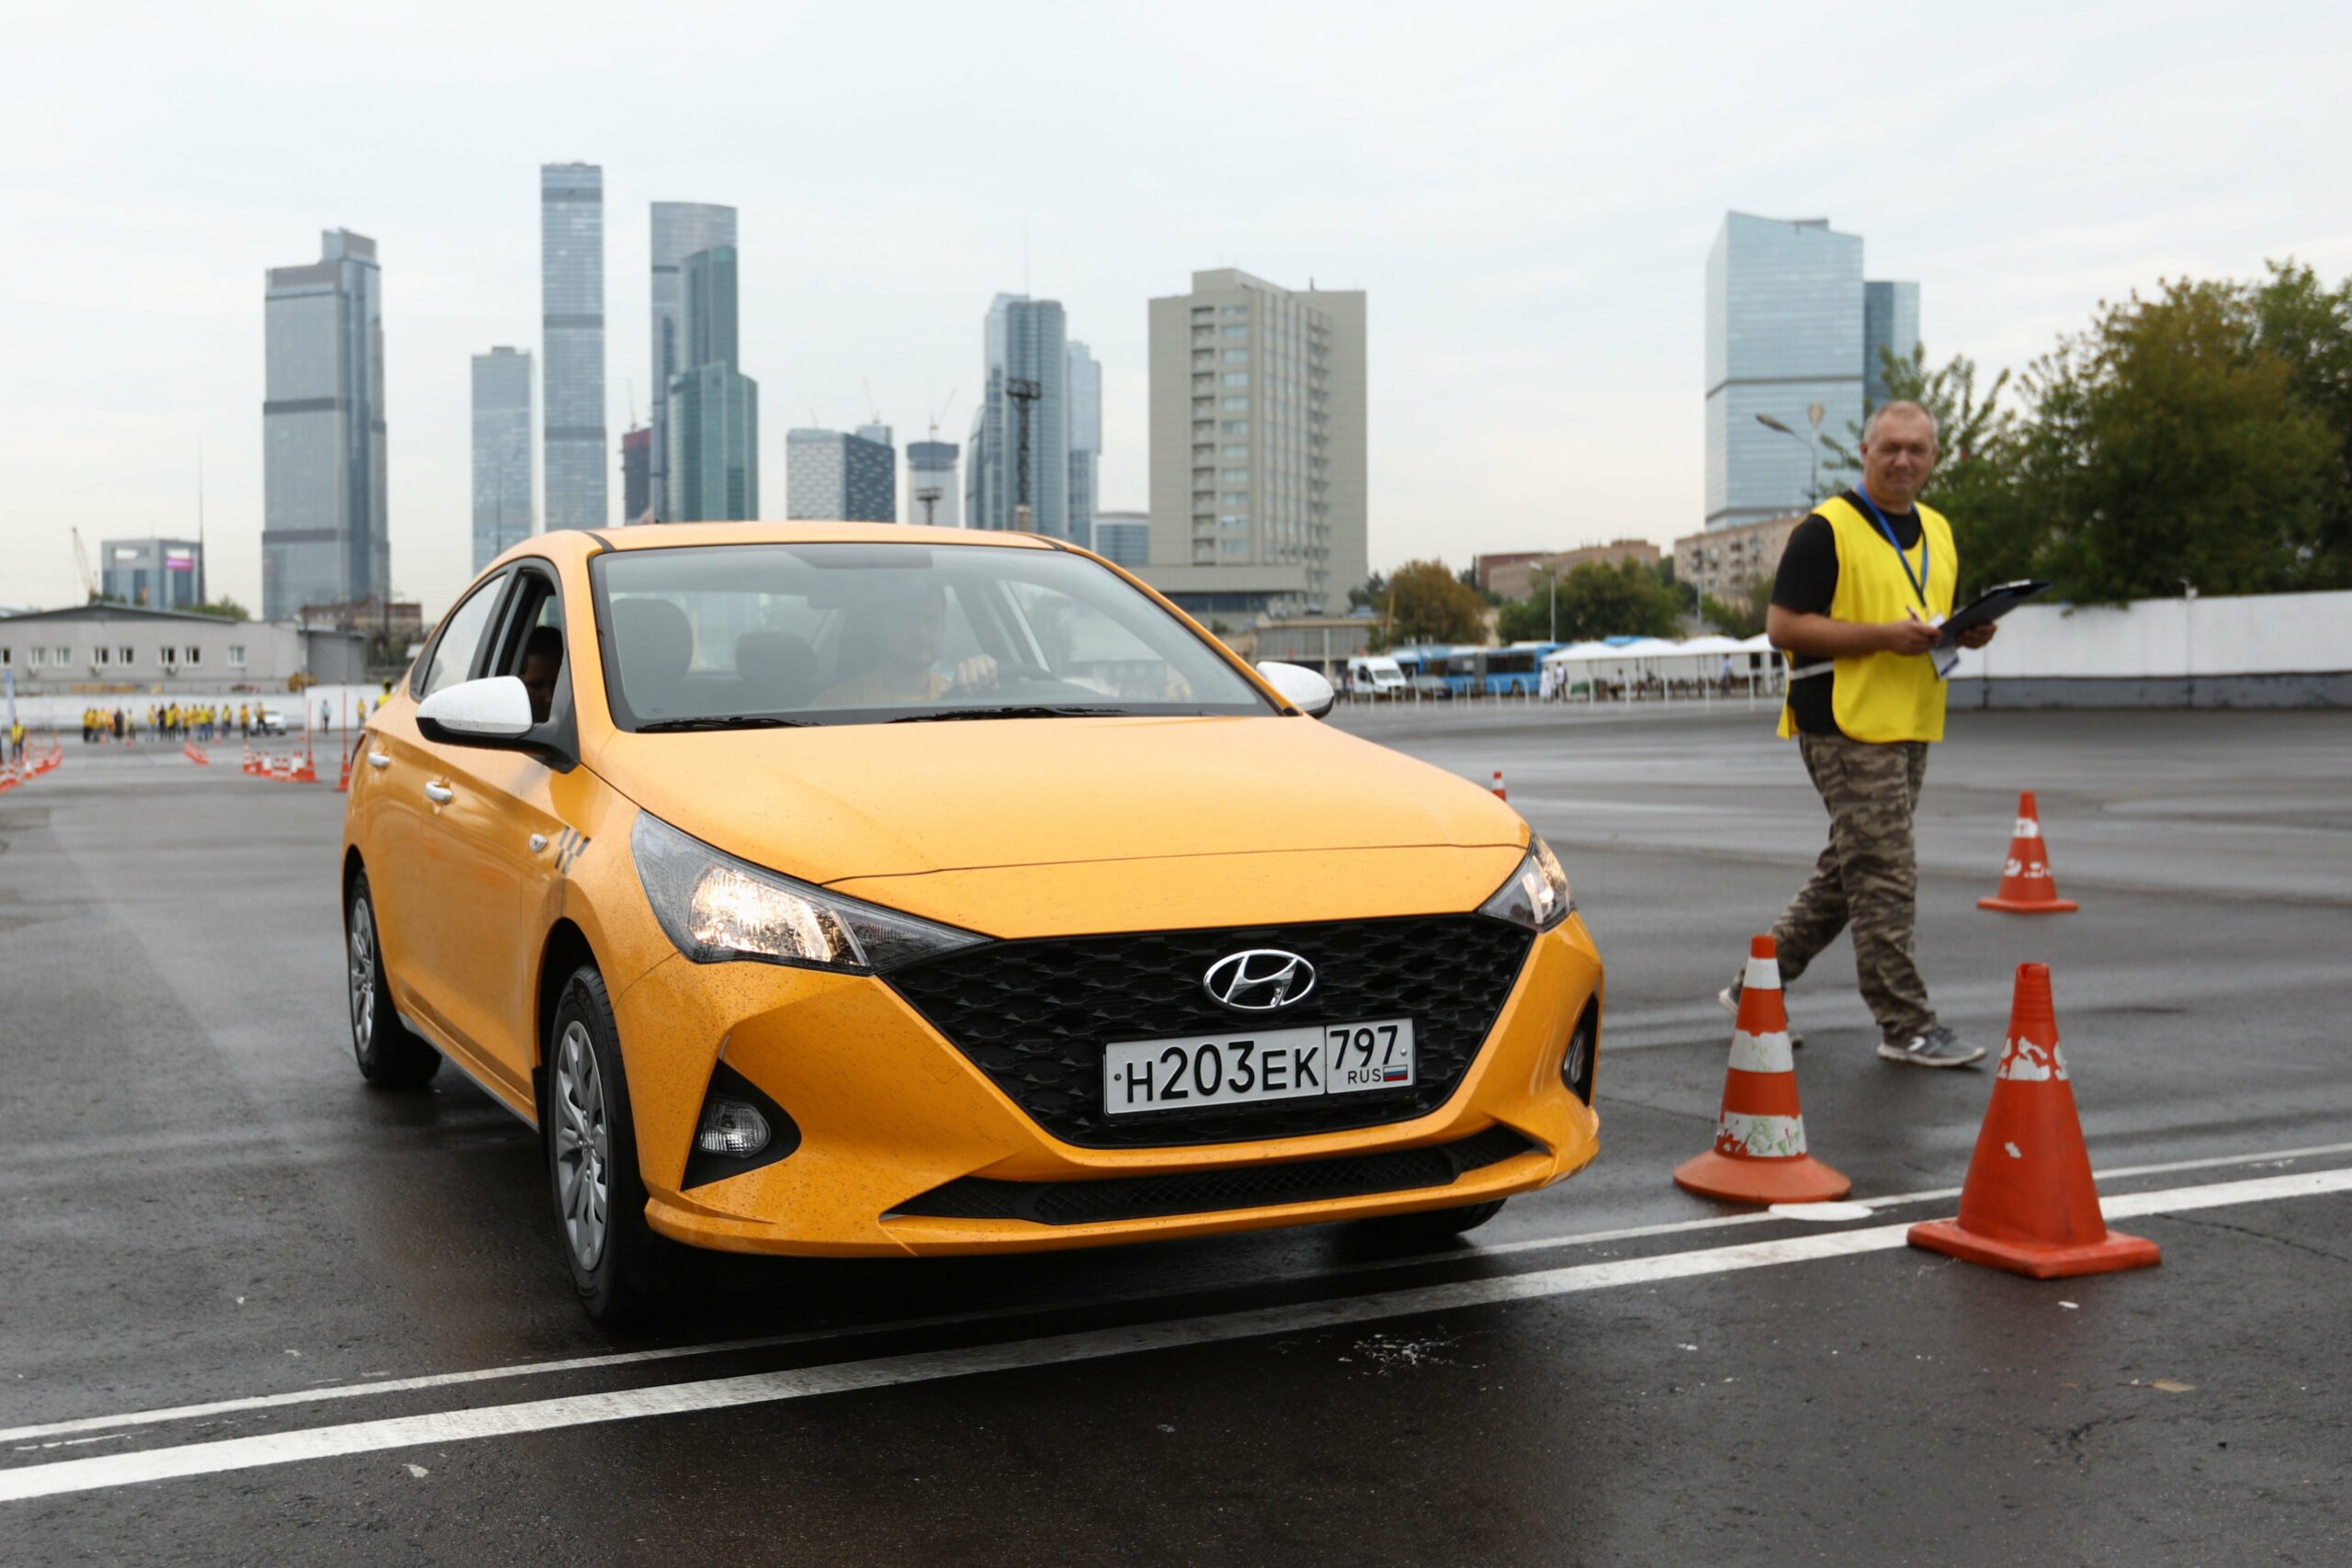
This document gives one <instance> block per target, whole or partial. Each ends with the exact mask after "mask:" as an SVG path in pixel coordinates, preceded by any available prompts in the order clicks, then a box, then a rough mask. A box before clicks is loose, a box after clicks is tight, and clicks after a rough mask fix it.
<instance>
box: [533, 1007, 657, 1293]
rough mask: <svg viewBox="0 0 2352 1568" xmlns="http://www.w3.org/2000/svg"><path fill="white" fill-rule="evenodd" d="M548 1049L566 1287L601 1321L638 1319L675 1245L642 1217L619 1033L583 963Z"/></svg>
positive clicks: (545, 1129)
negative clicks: (567, 1270)
mask: <svg viewBox="0 0 2352 1568" xmlns="http://www.w3.org/2000/svg"><path fill="white" fill-rule="evenodd" d="M546 1047H547V1054H546V1056H545V1058H544V1060H545V1063H546V1066H545V1068H544V1069H543V1071H542V1073H541V1078H542V1081H543V1082H544V1084H545V1102H544V1107H543V1111H542V1114H541V1115H540V1118H539V1126H540V1128H541V1132H542V1139H541V1141H542V1142H543V1144H544V1145H546V1150H547V1162H548V1193H549V1195H550V1196H551V1198H552V1199H553V1201H554V1204H555V1219H556V1233H557V1236H558V1239H559V1240H560V1241H561V1243H562V1244H563V1256H564V1261H565V1262H566V1264H568V1265H569V1266H570V1268H571V1283H572V1286H573V1288H574V1289H576V1290H577V1291H578V1292H579V1293H580V1304H581V1306H582V1307H583V1308H585V1309H586V1311H587V1313H588V1315H589V1316H590V1317H592V1318H594V1319H595V1320H596V1321H597V1322H598V1323H602V1324H605V1325H612V1326H616V1327H617V1326H622V1325H628V1324H633V1323H641V1322H643V1321H645V1320H646V1319H647V1318H648V1317H650V1316H651V1315H652V1314H653V1313H654V1310H655V1308H656V1307H657V1306H658V1305H659V1303H660V1301H661V1299H662V1286H663V1284H664V1282H665V1280H667V1278H668V1276H669V1275H670V1274H671V1272H672V1271H673V1270H672V1268H671V1264H672V1258H671V1257H670V1254H671V1252H672V1251H673V1244H672V1243H670V1242H668V1241H665V1240H663V1239H662V1237H661V1236H659V1235H655V1234H654V1231H653V1227H652V1226H651V1225H650V1224H647V1223H646V1219H645V1203H646V1194H645V1179H644V1177H643V1176H642V1175H641V1174H640V1173H639V1170H638V1165H637V1119H636V1116H635V1115H634V1114H633V1113H632V1111H630V1108H629V1100H628V1076H627V1074H626V1073H625V1072H624V1070H623V1068H622V1065H621V1049H620V1032H619V1030H618V1029H617V1028H616V1026H615V1025H614V1022H613V1004H612V999H611V998H609V997H608V996H606V995H605V981H604V976H600V975H598V974H597V973H596V971H595V970H594V969H593V968H588V967H585V966H582V968H580V969H577V970H574V971H573V972H572V975H571V978H570V979H569V980H566V981H565V982H564V986H563V990H562V991H561V992H560V995H559V997H558V999H557V1002H556V1008H555V1014H554V1016H553V1017H552V1018H550V1019H549V1020H548V1038H547V1042H546Z"/></svg>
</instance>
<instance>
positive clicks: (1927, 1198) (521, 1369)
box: [0, 1143, 2352, 1443]
mask: <svg viewBox="0 0 2352 1568" xmlns="http://www.w3.org/2000/svg"><path fill="white" fill-rule="evenodd" d="M2343 1154H2352V1143H2346V1144H2317V1145H2311V1146H2309V1147H2306V1148H2299V1149H2276V1150H2273V1151H2271V1152H2269V1153H2267V1154H2247V1155H2215V1156H2209V1157H2207V1158H2203V1159H2189V1160H2171V1161H2167V1162H2165V1163H2163V1164H2159V1165H2132V1166H2119V1167H2117V1168H2115V1169H2113V1170H2100V1171H2098V1172H2097V1173H2096V1174H2097V1176H2098V1179H2100V1180H2101V1181H2114V1180H2120V1179H2123V1178H2126V1177H2134V1176H2162V1175H2165V1174H2168V1173H2170V1172H2174V1171H2182V1170H2211V1169H2214V1168H2220V1167H2225V1166H2233V1165H2268V1164H2272V1163H2274V1162H2284V1161H2288V1160H2297V1159H2312V1158H2319V1157H2324V1156H2332V1155H2343ZM1958 1196H1960V1189H1959V1188H1957V1187H1931V1188H1928V1189H1925V1190H1921V1191H1917V1192H1894V1193H1888V1194H1885V1195H1883V1196H1882V1197H1877V1198H1863V1199H1858V1200H1856V1201H1858V1202H1860V1203H1861V1204H1862V1205H1864V1206H1866V1207H1868V1208H1871V1209H1891V1208H1899V1207H1902V1206H1904V1205H1905V1204H1910V1203H1932V1202H1936V1201H1939V1200H1941V1199H1945V1198H1957V1197H1958ZM1776 1221H1777V1222H1782V1223H1785V1216H1783V1215H1779V1214H1774V1213H1771V1212H1770V1210H1765V1209H1758V1210H1755V1211H1752V1212H1750V1213H1737V1214H1707V1215H1703V1216H1702V1217H1700V1218H1698V1219H1692V1220H1667V1221H1662V1222H1659V1223H1657V1224H1645V1225H1623V1226H1620V1227H1618V1228H1616V1229H1614V1230H1602V1231H1583V1232H1578V1233H1576V1234H1573V1235H1547V1236H1531V1237H1528V1238H1525V1239H1523V1240H1520V1241H1501V1242H1489V1243H1487V1244H1486V1245H1484V1246H1481V1247H1476V1248H1475V1249H1473V1250H1468V1251H1465V1250H1463V1249H1461V1248H1458V1247H1457V1248H1451V1249H1449V1250H1447V1251H1443V1252H1419V1253H1411V1254H1408V1255H1406V1256H1403V1257H1398V1258H1366V1259H1364V1260H1363V1261H1361V1262H1355V1263H1340V1264H1334V1265H1332V1266H1330V1267H1329V1268H1325V1269H1317V1270H1316V1271H1315V1272H1313V1273H1311V1274H1299V1275H1291V1276H1288V1277H1286V1278H1284V1279H1283V1280H1271V1281H1270V1280H1267V1279H1266V1278H1265V1277H1264V1276H1262V1275H1258V1276H1253V1277H1251V1278H1250V1279H1247V1280H1235V1279H1225V1280H1199V1281H1195V1282H1193V1283H1188V1284H1183V1285H1179V1286H1176V1287H1173V1288H1171V1289H1169V1290H1164V1291H1142V1292H1133V1293H1130V1294H1126V1295H1114V1296H1085V1297H1079V1298H1076V1299H1073V1300H1069V1301H1059V1302H1037V1303H1024V1304H1023V1305H1020V1306H1014V1307H989V1308H983V1309H980V1310H978V1311H974V1312H958V1313H941V1314H934V1315H932V1316H928V1317H902V1318H893V1319H888V1320H886V1321H883V1322H880V1323H870V1324H852V1325H844V1326H842V1327H837V1328H810V1329H803V1330H800V1331H798V1332H797V1333H792V1334H770V1335H762V1336H760V1337H756V1338H751V1339H722V1340H718V1341H714V1342H713V1343H710V1344H707V1345H673V1346H666V1347H663V1348H660V1349H653V1350H616V1351H613V1352H611V1353H609V1354H606V1355H601V1356H571V1357H565V1358H562V1359H557V1360H551V1361H517V1362H515V1363H512V1364H510V1365H507V1366H501V1367H477V1368H473V1369H471V1370H469V1371H461V1372H428V1373H421V1374H419V1375H417V1376H414V1377H405V1378H387V1377H381V1376H379V1377H377V1378H376V1381H374V1382H364V1383H343V1384H336V1385H328V1386H313V1387H310V1388H302V1389H293V1390H289V1391H288V1392H286V1393H256V1394H245V1395H242V1396H239V1397H236V1398H231V1399H215V1400H207V1401H205V1402H203V1403H201V1404H170V1405H162V1406H156V1407H153V1408H150V1409H146V1410H132V1411H126V1412H123V1413H120V1414H118V1415H112V1416H75V1417H74V1418H72V1419H69V1420H63V1421H45V1422H40V1423H37V1424H35V1425H31V1426H26V1427H0V1443H13V1442H17V1441H19V1440H21V1439H24V1438H53V1437H58V1436H61V1435H62V1434H64V1433H68V1432H110V1431H114V1430H116V1429H118V1428H121V1427H153V1426H159V1425H162V1424H164V1423H166V1422H171V1421H187V1420H194V1419H196V1418H197V1417H198V1416H232V1415H236V1414H238V1413H239V1412H242V1411H247V1410H275V1409H281V1408H283V1407H285V1406H288V1405H293V1404H321V1403H323V1402H326V1401H331V1400H344V1399H361V1398H366V1397H368V1396H370V1395H375V1394H386V1393H421V1392H423V1391H425V1390H429V1389H436V1388H455V1387H460V1386H462V1385H464V1384H467V1383H477V1382H497V1381H499V1380H502V1379H505V1378H526V1377H544V1376H548V1375H550V1374H558V1373H563V1372H582V1371H600V1370H602V1369H605V1368H607V1367H630V1366H639V1365H642V1364H646V1363H650V1362H655V1361H673V1360H679V1359H684V1358H685V1357H688V1356H724V1355H729V1354H732V1353H734V1352H737V1351H741V1350H768V1349H776V1348H782V1347H784V1346H787V1345H807V1344H812V1343H816V1342H820V1341H822V1340H827V1339H843V1338H848V1337H853V1336H858V1335H874V1334H896V1333H904V1332H907V1331H909V1330H912V1329H919V1328H953V1327H957V1326H961V1325H966V1324H973V1323H986V1322H990V1321H994V1320H998V1319H1004V1318H1014V1317H1035V1316H1037V1315H1039V1314H1044V1313H1048V1312H1068V1311H1077V1310H1083V1309H1086V1308H1091V1307H1106V1306H1133V1305H1135V1304H1136V1303H1141V1302H1149V1301H1159V1300H1161V1299H1163V1298H1166V1297H1169V1296H1180V1295H1199V1294H1202V1293H1204V1292H1208V1291H1216V1290H1227V1289H1232V1288H1234V1287H1236V1286H1241V1285H1251V1284H1267V1283H1280V1284H1305V1283H1312V1282H1313V1281H1315V1280H1323V1279H1332V1278H1337V1277H1340V1276H1345V1275H1350V1274H1365V1273H1374V1272H1379V1271H1383V1270H1393V1269H1409V1268H1413V1267H1416V1266H1418V1265H1420V1264H1425V1263H1443V1262H1467V1261H1471V1260H1475V1259H1478V1258H1509V1257H1511V1256H1513V1255H1515V1254H1518V1253H1522V1252H1550V1251H1557V1250H1559V1249H1560V1248H1563V1247H1598V1246H1603V1245H1606V1244H1608V1243H1611V1242H1619V1241H1643V1240H1647V1239H1649V1238H1651V1237H1653V1236H1661V1235H1689V1234H1691V1233H1692V1232H1697V1231H1710V1230H1724V1229H1728V1228H1730V1227H1733V1226H1737V1225H1758V1224H1773V1223H1775V1222H1776Z"/></svg>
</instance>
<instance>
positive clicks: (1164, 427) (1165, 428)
mask: <svg viewBox="0 0 2352 1568" xmlns="http://www.w3.org/2000/svg"><path fill="white" fill-rule="evenodd" d="M1364 321H1365V316H1364V296H1363V293H1362V291H1360V290H1355V289H1328V288H1306V289H1304V290H1297V289H1289V288H1281V287H1279V286H1277V285H1275V284H1272V283H1268V282H1267V281H1265V280H1264V279H1263V278H1259V277H1252V276H1250V274H1248V273H1246V272H1241V271H1238V270H1237V269H1234V268H1230V267H1224V268H1218V269H1216V270H1215V271H1210V272H1196V273H1194V274H1193V288H1192V292H1191V293H1189V294H1177V295H1171V296H1169V297H1167V298H1165V299H1154V300H1153V301H1152V302H1151V559H1152V562H1153V564H1154V567H1155V570H1157V569H1158V568H1159V567H1162V566H1165V567H1170V568H1180V567H1182V568H1194V569H1204V568H1205V569H1215V570H1216V572H1218V573H1225V574H1227V580H1229V581H1232V582H1233V583H1235V584H1236V585H1237V590H1238V592H1250V593H1258V592H1261V591H1262V592H1267V593H1270V594H1272V595H1273V598H1272V600H1270V601H1269V603H1270V604H1293V603H1295V604H1299V605H1301V606H1302V607H1306V606H1311V607H1317V608H1322V609H1326V610H1329V611H1331V612H1333V613H1343V612H1344V611H1345V610H1346V608H1347V605H1348V590H1350V589H1351V588H1354V587H1356V586H1357V585H1359V584H1360V583H1362V582H1363V581H1365V579H1366V578H1367V577H1369V576H1370V575H1371V566H1370V558H1369V551H1370V542H1369V539H1368V537H1367V532H1366V518H1365V436H1364V378H1365V335H1364ZM1245 568H1246V569H1252V570H1250V571H1248V572H1246V573H1243V574H1241V575H1233V571H1234V569H1245ZM1274 569H1280V570H1274ZM1245 579H1246V580H1247V584H1246V585H1244V584H1245ZM1178 581H1182V582H1183V583H1185V584H1187V585H1192V586H1187V587H1185V588H1184V589H1182V592H1184V593H1186V594H1188V595H1189V594H1191V593H1193V592H1198V593H1200V594H1201V595H1203V600H1202V603H1204V604H1206V603H1208V602H1210V600H1211V599H1212V598H1213V597H1214V595H1216V593H1217V592H1220V589H1219V588H1218V587H1217V586H1216V582H1215V580H1214V579H1213V578H1212V577H1211V576H1210V575H1206V574H1203V573H1199V572H1195V573H1193V575H1191V576H1180V577H1171V578H1170V582H1169V584H1168V585H1166V591H1170V592H1175V591H1177V590H1176V589H1175V588H1174V584H1175V583H1177V582H1178ZM1180 602H1182V601H1180Z"/></svg>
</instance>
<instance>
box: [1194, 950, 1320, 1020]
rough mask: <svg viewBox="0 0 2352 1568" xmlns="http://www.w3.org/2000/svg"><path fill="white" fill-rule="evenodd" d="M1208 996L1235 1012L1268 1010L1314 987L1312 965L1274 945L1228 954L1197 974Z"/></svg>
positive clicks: (1287, 1002) (1285, 1003)
mask: <svg viewBox="0 0 2352 1568" xmlns="http://www.w3.org/2000/svg"><path fill="white" fill-rule="evenodd" d="M1201 985H1202V987H1203V988H1204V989H1205V990H1206V991H1207V992H1208V994H1209V999H1210V1000H1212V1001H1215V1002H1216V1003H1218V1004H1219V1005H1221V1006H1224V1007H1229V1008H1231V1009H1233V1010H1234V1011H1236V1012H1272V1011H1273V1010H1275V1009H1276V1008H1286V1007H1288V1006H1290V1004H1291V1003H1293V1002H1295V1001H1296V1000H1298V999H1299V998H1301V997H1304V996H1305V995H1306V993H1307V992H1309V991H1311V990H1313V989H1314V988H1315V965H1314V964H1309V963H1308V962H1307V961H1306V959H1304V958H1301V957H1300V956H1299V955H1298V954H1297V953H1284V952H1283V950H1282V949H1280V948H1278V947H1253V948H1251V949H1250V951H1248V952H1247V953H1228V954H1227V955H1226V956H1225V957H1223V958H1220V959H1218V960H1217V961H1216V963H1215V964H1210V965H1209V972H1208V973H1207V974H1205V975H1204V976H1201Z"/></svg>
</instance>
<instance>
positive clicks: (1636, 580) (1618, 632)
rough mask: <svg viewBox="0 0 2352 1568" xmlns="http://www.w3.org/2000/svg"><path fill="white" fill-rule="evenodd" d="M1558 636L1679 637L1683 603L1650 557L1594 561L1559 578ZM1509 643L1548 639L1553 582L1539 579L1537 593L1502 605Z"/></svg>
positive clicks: (1569, 638)
mask: <svg viewBox="0 0 2352 1568" xmlns="http://www.w3.org/2000/svg"><path fill="white" fill-rule="evenodd" d="M1558 592H1559V604H1560V617H1559V640H1560V641H1562V642H1584V641H1589V640H1591V639H1593V638H1597V637H1674V636H1677V635H1679V633H1680V631H1681V629H1682V604H1681V601H1680V600H1679V598H1678V597H1677V596H1676V594H1675V591H1674V590H1673V589H1672V588H1670V587H1668V585H1667V583H1666V581H1665V580H1664V579H1663V578H1661V577H1660V576H1659V574H1658V571H1657V568H1655V567H1653V566H1651V565H1650V564H1649V563H1648V562H1646V561H1638V560H1625V561H1619V562H1617V563H1615V564H1614V565H1611V564H1607V563H1603V562H1598V561H1592V562H1587V563H1586V564H1585V565H1583V566H1579V567H1577V568H1575V569H1574V570H1570V571H1568V572H1566V573H1564V574H1563V575H1562V576H1561V578H1560V580H1559V589H1558ZM1501 631H1502V637H1503V640H1504V641H1505V642H1539V641H1545V640H1548V639H1549V638H1550V637H1551V632H1552V587H1551V584H1550V583H1548V582H1544V581H1542V580H1541V579H1540V578H1539V579H1538V580H1537V587H1536V590H1535V592H1533V593H1531V594H1529V595H1528V596H1527V597H1526V598H1524V599H1522V600H1521V601H1520V602H1519V603H1517V604H1506V605H1504V606H1503V613H1502V619H1501Z"/></svg>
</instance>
